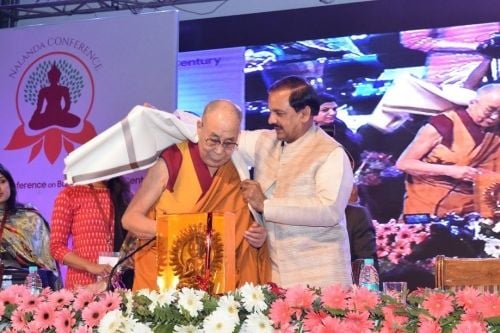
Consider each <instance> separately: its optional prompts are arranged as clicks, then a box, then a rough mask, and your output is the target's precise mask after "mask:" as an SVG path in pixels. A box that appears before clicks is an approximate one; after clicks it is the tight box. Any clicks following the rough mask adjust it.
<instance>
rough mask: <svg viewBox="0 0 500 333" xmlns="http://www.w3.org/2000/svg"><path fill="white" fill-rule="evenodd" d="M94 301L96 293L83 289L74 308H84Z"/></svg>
mask: <svg viewBox="0 0 500 333" xmlns="http://www.w3.org/2000/svg"><path fill="white" fill-rule="evenodd" d="M93 301H94V294H93V293H92V292H90V291H88V290H85V289H81V290H80V291H79V292H78V294H77V295H76V298H75V302H74V303H73V308H75V310H83V309H84V308H85V307H87V305H89V304H90V303H91V302H93Z"/></svg>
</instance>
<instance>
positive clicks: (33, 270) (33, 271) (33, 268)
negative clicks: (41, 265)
mask: <svg viewBox="0 0 500 333" xmlns="http://www.w3.org/2000/svg"><path fill="white" fill-rule="evenodd" d="M28 271H29V272H30V273H36V271H38V267H36V266H30V267H29V268H28Z"/></svg>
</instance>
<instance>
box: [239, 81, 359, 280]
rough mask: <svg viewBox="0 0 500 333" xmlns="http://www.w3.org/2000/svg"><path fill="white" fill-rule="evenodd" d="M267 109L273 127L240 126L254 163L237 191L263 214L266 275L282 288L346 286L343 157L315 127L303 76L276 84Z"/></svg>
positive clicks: (243, 146)
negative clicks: (268, 254)
mask: <svg viewBox="0 0 500 333" xmlns="http://www.w3.org/2000/svg"><path fill="white" fill-rule="evenodd" d="M292 105H293V106H295V108H294V107H292ZM269 109H270V112H271V113H270V116H269V120H268V122H269V124H271V125H273V126H274V127H275V130H263V131H254V132H243V133H242V134H241V136H240V141H239V152H240V153H241V154H242V155H243V157H244V159H245V160H246V162H247V163H248V164H249V165H251V166H254V167H255V173H254V175H255V177H254V180H246V181H243V182H242V190H243V196H244V197H245V198H246V200H247V201H248V202H249V204H250V205H251V206H252V207H253V208H255V209H256V210H257V211H258V212H260V213H262V215H263V218H264V220H265V226H266V228H267V229H268V239H269V246H270V250H271V251H270V252H271V262H272V280H273V282H275V283H277V284H278V285H280V286H283V287H289V286H292V285H295V284H309V285H311V286H315V287H324V286H327V285H330V284H333V283H340V284H343V285H351V284H352V276H351V264H350V252H349V241H348V236H347V229H346V221H345V212H344V211H345V207H346V205H347V202H348V199H349V196H350V194H351V190H352V180H353V176H352V169H351V166H350V163H349V159H348V157H347V155H346V153H345V152H344V150H343V148H342V147H341V146H340V144H338V143H337V142H336V141H335V140H334V139H332V138H331V137H330V136H329V135H328V134H326V133H325V132H324V131H323V130H322V129H320V128H318V127H316V126H314V125H313V120H312V118H313V116H314V115H315V114H317V112H318V109H319V103H318V101H317V100H316V97H315V93H314V90H313V88H312V87H311V86H310V85H308V84H307V83H306V82H305V81H304V80H303V79H301V78H297V77H288V78H285V79H282V80H280V81H278V82H276V83H275V84H274V85H273V86H272V87H271V88H270V90H269Z"/></svg>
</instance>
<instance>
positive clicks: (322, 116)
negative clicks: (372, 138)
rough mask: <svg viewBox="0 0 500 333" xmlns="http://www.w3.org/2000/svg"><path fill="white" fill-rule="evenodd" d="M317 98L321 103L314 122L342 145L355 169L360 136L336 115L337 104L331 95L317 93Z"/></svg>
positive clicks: (357, 162) (359, 147)
mask: <svg viewBox="0 0 500 333" xmlns="http://www.w3.org/2000/svg"><path fill="white" fill-rule="evenodd" d="M319 98H320V103H321V104H320V106H319V111H318V114H317V115H315V116H314V118H313V119H314V123H315V124H316V125H318V126H320V127H321V128H322V129H323V130H324V131H325V132H326V133H328V134H329V135H330V136H331V137H333V138H334V139H335V140H336V141H337V142H338V143H340V144H341V145H342V146H343V147H344V149H345V150H346V152H347V154H348V155H349V157H350V158H351V159H352V161H353V162H354V168H355V169H356V168H357V167H359V165H360V158H361V146H360V143H361V138H360V137H359V135H356V134H355V133H353V132H352V131H351V130H350V129H349V128H348V127H347V125H346V123H344V122H343V121H342V120H341V119H339V118H338V117H337V108H338V105H337V102H336V101H335V99H334V97H333V96H331V95H328V94H326V93H323V94H320V95H319Z"/></svg>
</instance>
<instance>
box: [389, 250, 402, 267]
mask: <svg viewBox="0 0 500 333" xmlns="http://www.w3.org/2000/svg"><path fill="white" fill-rule="evenodd" d="M404 256H405V254H404V253H402V252H400V251H397V250H394V249H393V250H392V251H391V253H389V255H388V256H387V259H389V261H390V262H392V263H393V264H398V263H399V262H400V261H401V259H403V257H404Z"/></svg>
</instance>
